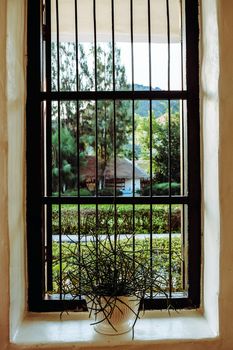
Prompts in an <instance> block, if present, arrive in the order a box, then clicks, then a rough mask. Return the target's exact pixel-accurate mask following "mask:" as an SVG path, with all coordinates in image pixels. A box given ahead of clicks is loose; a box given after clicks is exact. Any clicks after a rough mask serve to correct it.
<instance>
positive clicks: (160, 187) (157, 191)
mask: <svg viewBox="0 0 233 350" xmlns="http://www.w3.org/2000/svg"><path fill="white" fill-rule="evenodd" d="M150 192H151V188H150V186H149V185H148V186H145V187H144V188H143V189H142V190H141V191H140V194H141V195H142V196H149V195H150ZM168 194H169V182H162V183H154V184H153V185H152V195H153V196H167V195H168ZM171 194H172V195H179V194H180V184H178V183H176V182H172V183H171Z"/></svg>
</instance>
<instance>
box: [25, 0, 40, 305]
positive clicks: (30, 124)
mask: <svg viewBox="0 0 233 350" xmlns="http://www.w3.org/2000/svg"><path fill="white" fill-rule="evenodd" d="M27 25H28V28H30V30H28V31H27V42H28V65H27V86H28V88H27V106H26V109H27V120H26V127H27V149H26V159H27V164H28V166H27V201H26V203H27V234H28V237H27V248H28V253H27V256H28V279H29V281H28V303H29V309H30V310H34V309H36V308H38V305H39V304H40V301H41V299H42V297H43V293H44V290H43V285H42V284H43V283H42V281H44V276H43V275H44V273H43V270H44V267H43V252H42V249H43V248H42V247H43V246H42V243H43V239H42V227H43V215H42V210H43V209H42V206H41V203H40V201H41V199H40V197H41V194H42V178H43V172H42V171H41V169H42V159H41V142H40V141H41V137H42V130H41V103H40V95H39V93H40V90H41V74H40V72H41V62H40V45H41V40H42V37H41V26H42V23H41V2H40V1H38V0H37V1H29V2H28V22H27Z"/></svg>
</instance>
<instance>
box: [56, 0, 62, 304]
mask: <svg viewBox="0 0 233 350" xmlns="http://www.w3.org/2000/svg"><path fill="white" fill-rule="evenodd" d="M56 22H57V23H56V24H57V26H56V30H57V90H58V92H60V54H59V47H60V40H59V6H58V0H56ZM60 104H61V102H60V101H58V168H59V173H58V177H59V180H58V196H59V198H60V197H61V111H60V107H61V106H60ZM58 211H59V219H58V221H59V290H60V299H62V233H61V204H59V210H58Z"/></svg>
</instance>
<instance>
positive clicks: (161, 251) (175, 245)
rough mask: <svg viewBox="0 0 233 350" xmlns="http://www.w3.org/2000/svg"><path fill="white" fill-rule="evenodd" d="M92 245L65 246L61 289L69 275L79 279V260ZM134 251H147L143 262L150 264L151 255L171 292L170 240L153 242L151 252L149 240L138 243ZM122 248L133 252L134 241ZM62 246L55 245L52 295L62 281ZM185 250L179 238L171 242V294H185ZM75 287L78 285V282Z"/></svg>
mask: <svg viewBox="0 0 233 350" xmlns="http://www.w3.org/2000/svg"><path fill="white" fill-rule="evenodd" d="M86 244H87V245H88V244H90V243H88V242H87V243H81V244H80V246H79V245H78V244H77V243H73V242H63V243H62V276H63V281H62V285H63V286H64V289H65V288H66V287H65V285H66V278H67V277H66V276H67V275H69V273H67V272H72V271H74V274H75V275H77V259H78V256H79V254H85V249H86V248H85V246H86ZM134 244H135V251H136V253H135V254H137V251H144V252H145V253H144V255H145V256H143V260H145V261H148V264H149V263H150V261H151V260H150V255H151V253H152V261H153V266H154V268H155V270H156V271H157V273H158V274H160V275H161V276H162V277H163V279H165V280H166V281H167V290H169V274H170V265H169V239H168V238H164V237H162V238H154V239H153V240H152V252H151V250H150V241H149V239H136V242H135V243H134ZM122 246H124V247H125V249H126V251H127V250H129V249H132V247H133V241H132V239H131V240H126V239H124V240H122ZM59 247H60V246H59V243H57V242H53V291H51V292H52V293H60V290H59V285H60V284H59V278H60V265H59V258H60V248H59ZM181 252H182V246H181V239H180V238H179V237H174V238H172V247H171V277H172V291H173V292H177V291H182V288H183V287H182V263H183V259H182V253H181ZM76 283H78V282H77V281H76Z"/></svg>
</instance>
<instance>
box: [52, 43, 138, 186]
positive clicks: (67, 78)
mask: <svg viewBox="0 0 233 350" xmlns="http://www.w3.org/2000/svg"><path fill="white" fill-rule="evenodd" d="M114 51H115V56H114V57H115V64H114V69H113V50H112V44H110V43H102V44H98V45H97V47H96V51H95V49H94V46H93V45H91V44H89V45H88V44H79V46H78V67H76V47H75V43H60V45H59V61H60V62H59V63H60V70H59V78H60V79H59V84H58V62H57V61H58V60H57V46H56V43H52V50H51V54H52V69H51V71H52V90H54V91H57V90H58V86H59V90H60V91H75V90H76V87H77V85H78V88H79V90H81V91H94V90H95V89H96V90H97V91H111V90H113V80H114V79H113V72H115V89H116V90H127V89H128V88H129V87H128V85H127V81H126V73H125V67H124V66H123V65H122V64H121V57H120V56H121V52H120V50H119V49H117V48H116V49H115V50H114ZM95 54H96V57H97V61H96V68H97V71H96V79H95V64H94V60H95ZM77 72H78V82H77ZM130 107H131V102H129V101H119V100H118V101H115V105H114V102H113V101H111V100H99V101H97V105H95V102H94V101H79V102H78V105H77V102H76V101H62V102H61V103H60V130H61V129H62V128H67V130H69V138H67V139H66V142H74V143H76V145H77V143H78V145H77V147H76V151H75V150H74V153H73V154H72V157H73V161H71V160H70V163H69V162H68V159H65V160H66V161H67V162H68V164H69V165H70V169H71V172H76V169H75V168H74V166H73V165H72V163H75V162H76V164H77V160H76V158H77V156H80V154H81V157H80V165H81V164H82V163H83V162H85V157H87V156H91V155H92V156H96V154H97V156H98V160H99V164H100V167H101V170H102V171H101V172H100V173H103V171H104V169H105V167H106V163H107V162H108V160H109V159H111V158H112V157H114V156H122V155H123V156H124V148H125V145H127V143H128V138H129V135H130V133H131V132H132V126H131V125H132V120H131V118H132V117H131V115H132V113H131V111H132V108H130ZM114 112H115V117H114ZM96 120H97V130H98V133H97V135H96ZM52 121H53V123H52V129H53V133H56V132H57V128H58V103H53V104H52ZM77 127H78V129H77ZM77 135H78V136H79V137H78V140H77ZM72 138H73V141H72ZM55 139H56V138H55ZM55 139H54V140H55ZM96 145H97V146H96ZM53 147H54V148H55V149H56V151H58V144H53ZM62 147H63V145H61V148H62ZM96 147H97V149H96ZM61 148H60V149H61ZM77 149H79V154H77ZM114 149H115V151H114ZM60 152H61V150H60ZM55 153H56V152H55ZM65 157H66V155H65V154H64V155H63V158H65ZM75 160H76V161H75ZM54 162H55V163H56V164H55V167H56V168H58V164H57V160H54ZM60 167H61V164H60ZM54 173H56V171H55V172H54ZM54 176H55V175H54ZM100 183H103V179H100Z"/></svg>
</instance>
